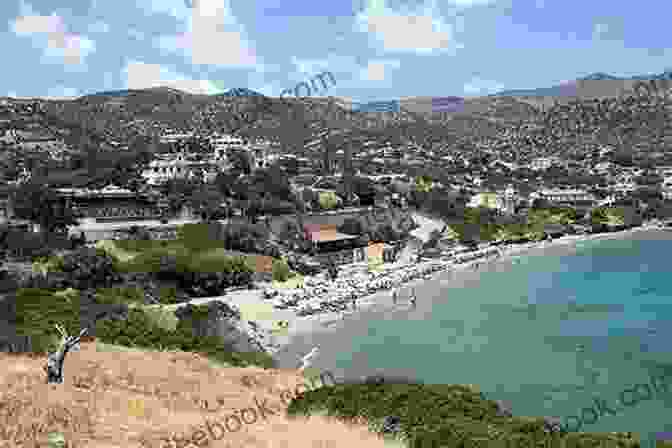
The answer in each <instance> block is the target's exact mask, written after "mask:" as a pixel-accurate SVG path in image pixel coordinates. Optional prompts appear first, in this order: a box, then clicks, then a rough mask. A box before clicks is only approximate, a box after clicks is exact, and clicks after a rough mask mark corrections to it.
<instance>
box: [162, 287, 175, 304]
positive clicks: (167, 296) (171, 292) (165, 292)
mask: <svg viewBox="0 0 672 448" xmlns="http://www.w3.org/2000/svg"><path fill="white" fill-rule="evenodd" d="M159 302H161V303H163V304H165V305H170V304H173V303H178V302H179V300H178V297H177V288H175V287H174V286H169V287H162V288H161V290H160V293H159Z"/></svg>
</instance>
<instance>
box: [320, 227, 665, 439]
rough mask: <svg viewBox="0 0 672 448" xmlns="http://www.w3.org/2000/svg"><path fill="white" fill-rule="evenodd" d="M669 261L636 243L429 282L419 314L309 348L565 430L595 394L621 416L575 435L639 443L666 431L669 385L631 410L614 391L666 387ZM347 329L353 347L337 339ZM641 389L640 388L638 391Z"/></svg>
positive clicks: (596, 246)
mask: <svg viewBox="0 0 672 448" xmlns="http://www.w3.org/2000/svg"><path fill="white" fill-rule="evenodd" d="M670 254H672V241H665V240H650V239H648V240H647V239H643V240H606V241H593V242H588V243H583V244H582V245H581V246H580V247H579V248H578V249H577V251H576V252H575V253H574V254H572V255H563V256H559V255H557V256H555V255H544V256H527V257H524V258H520V259H519V260H520V262H519V263H518V264H511V265H509V266H508V267H507V268H506V269H504V270H503V269H499V270H494V269H493V270H491V271H486V272H483V273H481V275H480V280H479V281H476V282H473V284H469V285H468V287H463V288H459V289H457V288H454V287H450V286H449V284H448V282H441V281H440V280H439V281H434V282H431V285H432V286H428V288H429V289H423V290H422V294H423V295H419V296H420V297H421V302H425V304H426V305H428V306H427V308H428V309H426V310H422V309H421V308H422V307H421V306H419V307H418V311H417V312H415V313H412V312H409V311H405V315H404V314H399V313H397V314H395V315H392V314H389V313H388V314H385V315H383V314H381V313H378V314H376V313H372V314H370V315H369V316H366V317H363V318H360V319H358V320H357V321H356V322H351V323H349V324H346V325H345V328H344V329H341V330H339V331H338V333H337V334H339V336H335V335H334V334H331V335H315V336H312V337H311V341H310V342H309V343H310V344H315V343H318V344H320V347H321V351H322V352H323V353H324V352H325V348H326V351H327V353H328V357H329V358H332V359H331V360H330V361H329V362H328V364H331V365H327V364H324V365H320V368H323V369H325V368H327V369H335V370H334V371H335V372H346V373H347V372H353V371H357V372H358V374H359V375H361V374H371V373H372V370H376V371H377V372H385V373H386V374H391V375H405V376H410V377H415V378H418V379H420V380H422V381H424V382H426V383H463V384H476V385H478V386H479V387H480V389H481V391H482V392H483V393H485V395H486V396H487V397H489V398H492V399H501V400H505V401H507V402H509V403H510V405H511V407H512V409H513V413H514V414H515V415H536V416H541V415H546V416H557V417H560V418H563V422H565V423H566V424H567V425H568V426H569V427H570V428H571V427H574V426H575V424H576V423H575V422H574V420H571V419H569V420H567V419H565V417H567V416H570V415H577V414H580V412H581V411H580V410H581V408H583V407H587V406H590V405H591V404H592V403H593V397H597V398H601V399H604V400H605V401H606V403H607V404H608V406H609V407H610V408H614V410H615V411H616V412H617V415H609V413H606V414H604V415H601V416H599V417H598V419H597V421H596V422H594V423H591V419H594V417H593V416H592V415H591V413H590V411H588V410H587V411H585V412H584V414H585V415H586V420H587V423H584V424H583V425H582V427H581V430H582V431H589V432H592V431H598V432H609V431H632V432H638V433H639V434H640V435H641V437H642V438H643V439H646V438H649V437H650V436H651V434H653V433H655V432H662V431H670V430H672V412H670V411H669V410H668V407H669V406H668V404H672V400H671V398H672V384H670V388H669V389H670V391H671V392H670V393H668V394H667V395H666V394H664V393H662V392H661V393H656V392H653V395H652V398H651V399H650V400H645V399H642V401H641V402H639V403H636V404H633V405H632V406H630V407H626V406H623V405H619V404H618V403H619V394H620V393H621V392H622V391H623V390H624V389H628V388H632V387H633V386H634V385H636V384H645V383H649V382H650V381H649V376H650V375H651V374H654V373H655V372H657V373H658V374H659V375H660V374H661V373H660V372H661V371H663V370H664V371H666V372H670V373H668V374H669V375H671V376H669V377H668V382H669V383H672V367H667V368H666V367H664V366H665V365H666V364H667V363H669V366H672V348H671V347H670V346H669V345H668V344H669V341H670V336H671V333H672V328H671V326H670V325H669V324H670V321H671V320H672V264H671V263H670V262H669V261H670ZM428 296H430V298H428ZM430 302H431V304H430ZM393 316H395V317H394V318H393ZM343 331H346V332H347V335H348V336H349V337H351V340H350V341H349V342H351V345H350V344H343V342H342V341H343ZM336 338H338V339H339V340H340V341H341V342H340V343H338V344H337V345H334V343H333V341H334V340H335V339H336ZM329 340H331V341H332V345H331V348H330V344H329V343H328V341H329ZM336 346H337V347H338V348H337V349H336V348H334V347H336ZM661 366H662V367H661ZM337 376H338V375H337ZM643 387H644V386H639V388H638V389H637V391H639V392H640V393H642V394H644V392H642V391H643V390H645V389H642V388H643ZM624 397H625V398H624V399H625V400H628V401H630V400H632V398H631V397H633V395H632V393H631V392H627V393H626V395H625V396H624ZM640 397H644V395H641V396H640ZM615 408H619V409H615Z"/></svg>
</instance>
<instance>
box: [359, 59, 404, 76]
mask: <svg viewBox="0 0 672 448" xmlns="http://www.w3.org/2000/svg"><path fill="white" fill-rule="evenodd" d="M400 66H401V64H400V63H399V61H397V60H378V61H371V62H369V64H368V65H367V66H366V67H365V68H364V69H362V70H361V72H360V79H361V80H363V81H385V75H386V74H387V73H389V70H387V69H388V68H399V67H400ZM388 80H389V78H388Z"/></svg>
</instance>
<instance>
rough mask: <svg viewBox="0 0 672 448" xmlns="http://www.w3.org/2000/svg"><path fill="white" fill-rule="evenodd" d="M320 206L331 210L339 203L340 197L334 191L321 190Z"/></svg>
mask: <svg viewBox="0 0 672 448" xmlns="http://www.w3.org/2000/svg"><path fill="white" fill-rule="evenodd" d="M319 202H320V208H321V209H323V210H331V209H334V208H336V206H337V205H338V197H337V196H336V193H334V192H333V191H326V192H320V194H319Z"/></svg>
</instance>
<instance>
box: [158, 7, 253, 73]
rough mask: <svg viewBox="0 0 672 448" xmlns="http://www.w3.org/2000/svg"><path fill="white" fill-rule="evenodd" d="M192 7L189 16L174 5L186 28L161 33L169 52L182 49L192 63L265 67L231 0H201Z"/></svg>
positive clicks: (160, 43) (160, 42)
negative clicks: (183, 30) (231, 5)
mask: <svg viewBox="0 0 672 448" xmlns="http://www.w3.org/2000/svg"><path fill="white" fill-rule="evenodd" d="M155 1H156V0H155ZM182 5H183V6H184V2H183V1H182ZM166 7H167V6H166ZM170 7H171V10H172V9H174V8H175V7H174V6H173V5H172V3H170ZM164 9H165V8H164ZM189 11H190V16H189V17H183V16H182V15H180V14H179V13H178V12H177V10H176V9H175V11H174V12H175V13H176V14H177V15H176V17H183V18H184V21H185V23H186V24H187V31H186V32H184V33H180V34H176V35H172V36H161V37H160V38H158V39H157V45H158V46H159V47H160V48H162V49H163V50H165V51H169V52H175V51H181V52H183V53H184V54H185V55H187V56H189V57H190V58H191V62H192V63H193V64H199V65H200V64H203V65H218V66H226V67H255V68H261V69H263V64H260V62H259V61H258V58H257V55H256V52H255V50H254V46H253V44H252V43H251V42H250V41H249V40H247V39H246V38H245V37H244V36H245V28H244V27H243V26H242V25H241V24H240V23H238V20H237V19H236V17H235V16H234V15H233V13H232V11H231V7H230V5H229V3H228V0H200V1H197V2H195V4H194V7H193V8H192V9H191V10H189ZM260 65H261V67H260Z"/></svg>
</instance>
